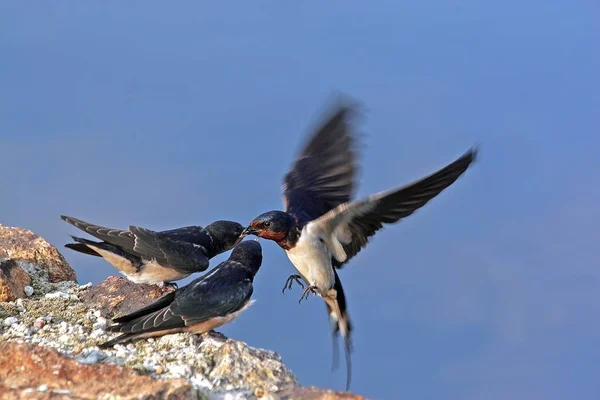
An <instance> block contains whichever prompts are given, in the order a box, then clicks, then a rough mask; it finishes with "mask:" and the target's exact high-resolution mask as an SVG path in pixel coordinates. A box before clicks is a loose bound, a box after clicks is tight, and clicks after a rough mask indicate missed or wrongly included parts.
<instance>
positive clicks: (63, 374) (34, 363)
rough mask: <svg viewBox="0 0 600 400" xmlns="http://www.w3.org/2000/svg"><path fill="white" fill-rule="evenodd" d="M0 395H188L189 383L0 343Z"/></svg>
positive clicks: (155, 396)
mask: <svg viewBox="0 0 600 400" xmlns="http://www.w3.org/2000/svg"><path fill="white" fill-rule="evenodd" d="M4 392H7V393H9V394H10V393H12V394H14V395H15V397H14V398H19V396H16V395H17V394H19V393H20V394H26V396H23V397H22V398H27V399H46V398H53V399H54V398H65V399H66V398H71V399H72V398H79V399H100V398H119V399H139V398H145V399H172V400H176V399H189V398H191V396H192V388H191V386H190V384H189V383H187V382H186V381H185V380H182V379H164V380H163V379H153V378H151V377H148V376H143V375H140V374H138V373H136V372H135V371H132V370H130V369H127V368H123V367H119V366H115V365H107V364H90V365H83V364H80V363H78V362H76V361H75V360H72V359H69V358H67V357H65V356H63V355H60V354H58V353H57V352H56V351H54V350H50V349H46V348H43V347H39V346H33V345H28V344H23V343H0V393H4ZM3 398H4V396H3ZM9 398H10V397H9Z"/></svg>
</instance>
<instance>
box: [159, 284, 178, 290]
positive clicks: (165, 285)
mask: <svg viewBox="0 0 600 400" xmlns="http://www.w3.org/2000/svg"><path fill="white" fill-rule="evenodd" d="M159 286H160V287H164V288H171V289H173V290H177V289H179V285H177V283H176V282H162V285H159Z"/></svg>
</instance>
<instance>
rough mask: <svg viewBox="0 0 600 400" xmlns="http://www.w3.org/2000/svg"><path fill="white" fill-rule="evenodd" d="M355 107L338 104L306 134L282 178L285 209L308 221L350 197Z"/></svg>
mask: <svg viewBox="0 0 600 400" xmlns="http://www.w3.org/2000/svg"><path fill="white" fill-rule="evenodd" d="M354 111H355V109H354V108H353V107H351V106H349V105H339V106H338V107H336V108H335V109H333V110H332V111H331V114H330V115H329V116H328V118H327V119H326V120H325V121H324V123H323V124H322V125H321V126H320V127H319V128H318V129H317V130H316V132H315V133H314V134H313V135H312V136H311V137H310V138H309V140H308V141H307V143H306V144H305V146H304V148H303V150H302V151H301V152H300V154H299V155H298V156H297V158H296V161H295V163H294V164H293V166H292V168H291V169H290V171H289V172H288V173H287V174H286V175H285V177H284V180H283V203H284V209H285V211H287V212H289V213H291V214H295V215H297V216H298V217H299V218H300V219H303V220H306V221H310V220H312V219H315V218H318V217H319V216H321V215H323V214H324V213H326V212H327V211H329V210H331V209H333V208H335V207H337V206H338V205H340V204H342V203H345V202H347V201H349V200H350V198H351V196H352V195H353V191H354V186H355V182H354V180H355V175H356V169H357V166H356V152H355V149H354V147H355V143H354V136H353V132H352V127H351V123H350V119H351V117H352V116H353V114H354Z"/></svg>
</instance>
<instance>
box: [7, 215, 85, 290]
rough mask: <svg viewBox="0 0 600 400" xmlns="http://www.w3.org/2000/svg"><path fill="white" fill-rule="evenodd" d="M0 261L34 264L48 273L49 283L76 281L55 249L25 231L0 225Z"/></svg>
mask: <svg viewBox="0 0 600 400" xmlns="http://www.w3.org/2000/svg"><path fill="white" fill-rule="evenodd" d="M0 259H12V260H15V261H25V262H28V263H31V264H34V265H36V266H37V267H39V268H41V269H42V270H44V271H46V272H47V273H48V277H49V280H50V282H60V281H76V280H77V275H76V274H75V271H74V270H73V268H71V266H70V265H69V264H68V263H67V261H66V260H65V258H64V257H63V256H62V254H60V253H59V252H58V250H57V249H56V247H54V246H53V245H51V244H50V243H48V242H47V241H46V240H45V239H43V238H41V237H39V236H38V235H36V234H35V233H33V232H31V231H29V230H27V229H22V228H12V227H8V226H4V225H2V224H0Z"/></svg>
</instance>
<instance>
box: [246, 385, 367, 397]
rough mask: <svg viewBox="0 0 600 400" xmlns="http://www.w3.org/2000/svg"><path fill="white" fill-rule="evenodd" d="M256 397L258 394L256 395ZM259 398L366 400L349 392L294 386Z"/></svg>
mask: <svg viewBox="0 0 600 400" xmlns="http://www.w3.org/2000/svg"><path fill="white" fill-rule="evenodd" d="M257 397H258V396H257ZM259 398H260V399H261V400H262V399H264V400H271V399H272V400H275V399H277V400H288V399H289V400H292V399H293V400H295V399H303V400H345V399H347V400H366V398H365V397H363V396H360V395H358V394H353V393H349V392H334V391H333V390H323V389H318V388H315V387H302V386H294V387H290V388H287V389H284V390H281V391H279V392H277V393H274V394H272V395H268V394H267V395H265V396H264V397H259Z"/></svg>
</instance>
